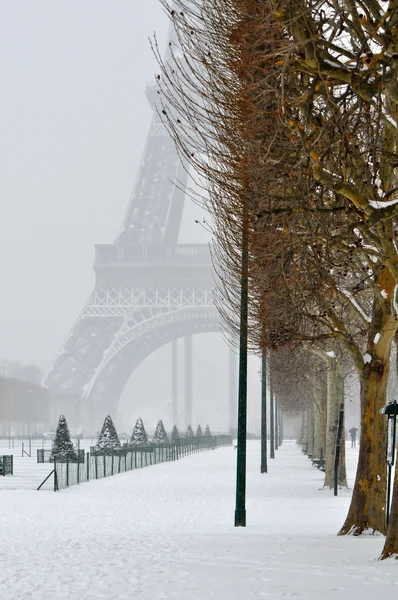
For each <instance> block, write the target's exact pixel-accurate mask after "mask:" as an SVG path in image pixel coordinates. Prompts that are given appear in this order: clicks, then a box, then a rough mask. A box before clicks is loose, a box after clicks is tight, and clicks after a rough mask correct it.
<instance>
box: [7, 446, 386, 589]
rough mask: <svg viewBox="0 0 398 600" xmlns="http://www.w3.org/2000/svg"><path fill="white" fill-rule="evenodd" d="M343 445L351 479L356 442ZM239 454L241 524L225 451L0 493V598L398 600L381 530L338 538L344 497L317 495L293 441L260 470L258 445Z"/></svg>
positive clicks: (316, 483)
mask: <svg viewBox="0 0 398 600" xmlns="http://www.w3.org/2000/svg"><path fill="white" fill-rule="evenodd" d="M346 452H347V460H348V474H349V484H350V485H352V482H353V476H354V470H355V463H356V460H357V457H358V449H357V448H356V449H351V448H350V447H349V444H347V447H346ZM247 456H248V481H247V527H246V528H234V527H233V518H234V501H235V469H236V451H235V450H234V449H233V447H225V448H220V449H218V450H216V451H208V452H201V453H198V454H194V455H192V456H190V457H187V458H185V459H182V460H180V461H178V462H173V463H164V464H160V465H157V466H153V467H148V468H145V469H141V470H137V471H132V472H128V473H123V474H121V475H116V476H114V477H109V478H108V479H102V480H99V481H92V482H90V483H84V484H82V485H80V486H74V487H72V488H69V489H68V490H63V491H61V492H57V493H54V492H46V491H43V492H36V491H28V490H27V491H21V490H14V491H10V490H4V491H1V497H0V498H1V500H0V501H1V508H2V510H1V514H0V527H1V541H0V555H1V563H2V568H1V570H0V598H10V599H14V598H18V600H28V599H29V600H36V599H37V600H61V599H62V600H65V599H66V598H68V599H69V598H75V599H76V600H131V599H133V598H139V599H141V600H169V599H170V600H172V599H174V600H205V599H210V600H251V599H254V598H270V599H278V598H280V599H283V598H288V597H297V598H310V599H313V600H329V599H337V598H338V599H339V600H359V599H361V600H367V599H368V598H373V597H383V600H392V599H393V598H394V599H395V598H396V597H397V583H398V576H397V565H396V562H395V561H392V560H390V561H384V562H378V561H377V558H378V556H379V555H380V553H381V550H382V547H383V542H384V538H383V536H377V537H376V536H366V537H362V538H361V537H359V538H357V537H351V536H344V537H337V536H336V533H337V531H338V530H339V528H340V526H341V525H342V523H343V521H344V518H345V515H346V512H347V509H348V506H349V500H350V493H349V492H346V493H339V496H338V497H337V498H335V497H333V492H329V491H325V490H323V491H322V492H321V491H320V488H321V486H322V482H323V474H322V473H321V472H320V471H318V470H317V469H314V468H313V467H311V463H310V461H309V460H308V459H307V458H306V457H305V456H304V455H303V454H302V453H301V452H300V451H299V450H298V448H297V446H296V445H295V443H294V442H293V441H286V442H284V443H283V445H282V446H281V448H279V450H278V451H277V452H276V459H275V460H269V461H268V462H269V472H268V474H263V475H261V474H260V469H259V464H260V443H259V442H257V441H253V442H249V443H248V455H247ZM376 595H377V596H376Z"/></svg>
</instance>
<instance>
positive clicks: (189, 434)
mask: <svg viewBox="0 0 398 600" xmlns="http://www.w3.org/2000/svg"><path fill="white" fill-rule="evenodd" d="M185 437H186V438H187V439H188V440H189V439H191V438H193V437H195V436H194V434H193V431H192V427H191V426H190V425H188V427H187V432H186V434H185Z"/></svg>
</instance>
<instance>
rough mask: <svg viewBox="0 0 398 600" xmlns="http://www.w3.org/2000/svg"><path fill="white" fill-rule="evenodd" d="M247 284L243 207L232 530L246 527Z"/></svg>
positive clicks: (246, 219)
mask: <svg viewBox="0 0 398 600" xmlns="http://www.w3.org/2000/svg"><path fill="white" fill-rule="evenodd" d="M248 283H249V215H248V207H247V201H246V200H245V201H244V205H243V219H242V258H241V290H240V332H239V387H238V441H237V446H238V447H237V460H236V504H235V527H246V429H247V334H248V298H249V296H248Z"/></svg>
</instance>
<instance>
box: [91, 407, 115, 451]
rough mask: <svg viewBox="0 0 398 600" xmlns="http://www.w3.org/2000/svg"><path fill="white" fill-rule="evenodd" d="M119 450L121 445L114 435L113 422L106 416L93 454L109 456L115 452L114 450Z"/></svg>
mask: <svg viewBox="0 0 398 600" xmlns="http://www.w3.org/2000/svg"><path fill="white" fill-rule="evenodd" d="M120 448H121V445H120V440H119V437H118V435H117V433H116V429H115V426H114V424H113V421H112V419H111V417H110V415H108V416H107V417H105V421H104V424H103V425H102V429H101V433H100V435H99V438H98V441H97V443H96V444H95V447H94V452H95V453H96V454H111V453H112V452H115V450H119V449H120Z"/></svg>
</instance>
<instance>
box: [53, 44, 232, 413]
mask: <svg viewBox="0 0 398 600" xmlns="http://www.w3.org/2000/svg"><path fill="white" fill-rule="evenodd" d="M169 41H170V36H169ZM168 47H169V44H168ZM146 95H147V98H148V100H149V102H150V105H151V107H152V109H153V117H152V122H151V125H150V130H149V134H148V137H147V142H146V146H145V150H144V154H143V159H142V162H141V165H140V168H139V171H138V177H137V180H136V183H135V186H134V189H133V193H132V195H131V198H130V201H129V204H128V208H127V212H126V215H125V217H124V220H123V224H122V227H121V230H120V232H119V234H118V237H117V239H116V241H115V243H113V244H106V245H97V246H96V257H95V264H94V270H95V275H96V283H95V288H94V291H93V292H92V294H91V295H90V298H89V300H88V302H87V304H86V305H85V307H84V308H83V311H82V312H81V314H80V316H79V318H78V319H77V321H76V323H75V325H74V326H73V328H72V330H71V332H70V333H69V336H68V337H67V339H66V341H65V343H64V345H63V347H62V348H61V350H60V352H59V354H58V356H57V357H56V359H55V361H54V363H53V365H52V367H51V369H50V371H49V373H48V375H47V376H46V378H45V381H44V383H45V384H46V385H47V386H48V387H49V388H50V390H51V391H53V392H54V393H55V394H58V395H63V396H65V397H66V398H71V399H74V401H75V403H76V402H78V401H83V404H86V406H90V407H93V403H94V404H95V405H97V406H98V407H101V410H107V411H109V410H112V409H116V407H117V403H118V400H119V398H120V395H121V392H122V390H123V387H124V385H125V383H126V381H127V380H128V378H129V377H130V375H131V373H132V372H133V371H134V369H135V368H136V367H137V366H138V365H139V364H140V363H141V362H142V361H143V360H144V359H145V358H146V357H147V356H148V355H149V354H151V353H152V352H154V351H155V350H156V349H157V348H159V347H161V346H163V345H164V344H167V343H169V342H171V341H173V340H176V339H178V338H180V337H185V336H188V335H191V334H195V333H200V332H213V331H219V329H220V325H219V318H218V314H217V311H216V309H215V307H214V303H213V278H212V271H211V257H210V251H209V248H208V246H207V245H200V244H196V245H187V244H178V235H179V230H180V225H181V217H182V211H183V204H184V192H183V191H182V190H183V189H184V187H185V185H186V183H187V172H186V170H185V168H184V166H183V165H182V163H181V161H180V158H179V156H178V154H177V151H176V149H175V147H174V143H173V140H172V139H171V138H170V137H169V135H168V133H167V131H166V129H165V127H164V126H163V124H162V122H161V120H160V118H159V116H158V114H157V111H156V107H155V97H156V86H155V85H148V86H147V89H146Z"/></svg>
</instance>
